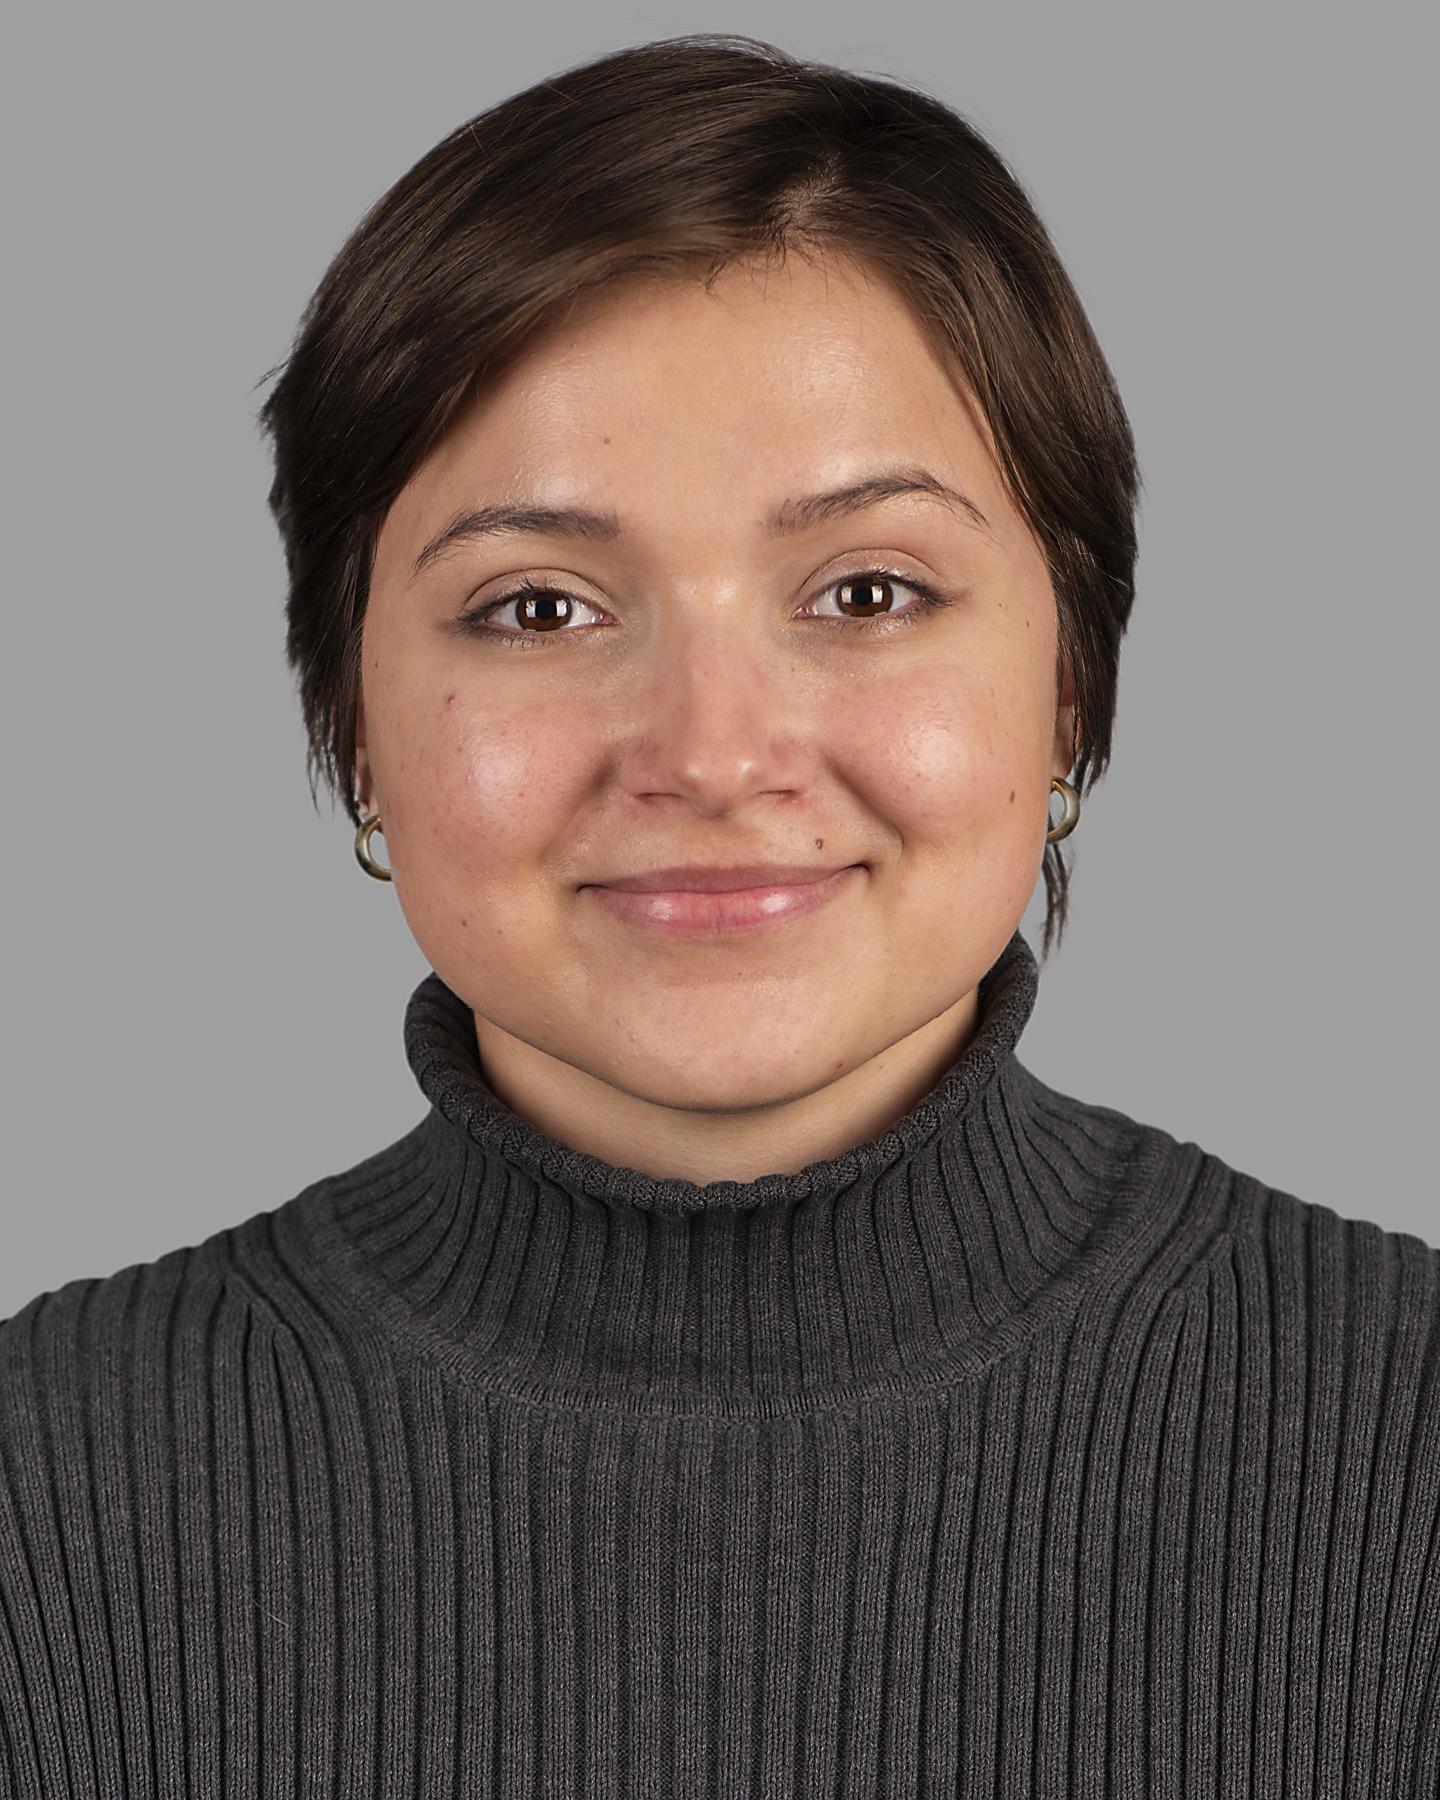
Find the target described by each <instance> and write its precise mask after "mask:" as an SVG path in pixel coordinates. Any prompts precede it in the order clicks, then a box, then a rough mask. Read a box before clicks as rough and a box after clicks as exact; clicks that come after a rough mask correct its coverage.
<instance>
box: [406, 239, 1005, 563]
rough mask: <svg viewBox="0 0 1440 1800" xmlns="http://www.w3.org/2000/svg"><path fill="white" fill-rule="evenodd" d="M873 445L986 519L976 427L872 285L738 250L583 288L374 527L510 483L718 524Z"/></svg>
mask: <svg viewBox="0 0 1440 1800" xmlns="http://www.w3.org/2000/svg"><path fill="white" fill-rule="evenodd" d="M886 463H921V464H924V465H926V466H927V467H929V468H931V469H933V470H934V471H935V472H936V474H937V475H939V476H940V478H941V479H942V480H946V481H951V482H953V483H954V484H955V485H956V486H957V487H959V488H961V489H963V490H964V491H965V492H967V493H969V494H971V495H973V497H974V498H975V500H976V501H977V503H978V505H979V506H980V507H981V508H983V510H984V511H985V513H986V514H987V515H988V517H989V518H990V519H991V520H992V521H993V522H995V524H996V525H997V527H999V526H1000V524H1001V521H1002V520H1003V518H1004V515H1005V513H1006V511H1007V506H1006V501H1005V497H1004V494H1003V489H1002V484H1001V482H1000V479H999V472H998V467H997V464H996V461H995V458H994V455H993V451H992V449H991V440H990V436H989V431H988V428H987V427H986V425H985V422H984V420H983V418H982V416H981V414H980V412H979V409H978V407H977V406H976V405H975V403H974V400H973V397H972V396H971V395H970V393H969V391H968V389H967V387H966V385H965V383H964V380H963V378H962V376H961V375H960V373H959V371H958V370H957V369H955V368H954V367H953V366H952V365H951V363H950V362H949V360H948V359H945V358H943V357H942V356H941V355H940V354H939V353H938V352H937V350H936V349H935V348H934V347H933V346H932V344H931V342H930V340H929V339H928V337H927V336H926V334H925V333H924V331H923V330H922V328H921V326H920V325H919V323H918V321H917V320H916V318H915V316H914V315H913V313H912V312H911V310H910V309H909V307H908V306H907V305H906V304H905V303H904V302H903V300H902V299H901V298H900V297H899V295H898V294H897V293H896V292H895V290H894V289H893V288H892V287H891V286H890V284H889V283H888V282H887V281H885V280H883V279H881V278H880V277H879V276H878V275H877V274H875V273H874V272H873V271H872V270H870V269H868V268H867V267H866V266H864V265H862V264H858V263H853V262H849V261H839V260H835V259H829V260H826V261H824V262H819V263H816V262H811V261H807V260H804V259H800V258H795V257H792V258H790V259H789V260H787V261H786V262H785V263H784V264H783V265H776V264H766V265H761V264H753V263H747V264H739V265H735V266H732V267H730V268H727V269H726V270H724V271H723V272H722V273H721V275H720V276H719V277H718V278H717V279H715V280H714V281H713V282H712V283H711V284H710V286H709V287H706V286H705V285H704V284H703V283H702V282H701V281H700V280H699V279H694V280H683V281H682V280H677V279H673V278H671V279H666V280H664V281H656V280H653V279H651V280H646V281H643V282H642V281H631V282H626V283H624V284H622V285H620V286H617V287H614V288H611V289H606V290H601V291H599V292H597V293H594V294H590V295H586V296H582V298H581V299H580V300H579V301H578V302H577V303H576V304H575V305H574V306H572V307H571V308H569V309H568V310H567V311H566V313H565V315H564V316H563V318H562V319H560V320H559V321H557V322H556V323H555V324H553V325H552V326H550V327H549V328H548V329H546V330H545V331H544V332H543V333H541V334H539V335H538V336H537V337H536V338H534V339H533V340H532V341H531V342H530V343H529V344H528V345H527V346H526V348H525V350H524V351H523V352H522V354H521V355H520V356H519V357H518V358H517V359H516V360H515V361H514V362H513V363H512V364H511V365H510V366H509V368H507V369H506V370H505V371H504V373H503V374H502V375H500V376H498V377H496V378H495V379H493V380H491V381H490V382H488V383H487V384H486V385H485V386H484V387H483V388H482V389H480V391H478V392H477V393H475V394H473V395H472V396H471V397H470V398H469V400H468V401H467V402H466V403H465V405H464V406H463V407H462V408H461V409H460V411H459V412H458V413H457V414H456V416H455V418H454V419H453V420H452V421H451V424H450V427H449V429H448V430H447V432H446V434H445V436H444V438H443V439H442V441H441V443H440V444H439V445H438V447H437V448H436V450H435V451H434V452H433V453H432V455H431V456H430V458H429V459H428V461H427V462H426V464H425V465H423V467H422V468H421V469H420V470H419V471H417V473H416V475H415V476H414V477H413V478H412V480H411V482H410V483H409V484H407V487H406V489H405V491H404V492H403V493H402V495H401V496H400V497H399V498H398V499H397V501H396V504H395V506H394V507H393V508H392V510H391V514H390V516H389V518H388V519H387V521H386V527H385V532H384V534H382V536H383V537H387V538H390V539H392V540H393V539H395V538H397V537H398V538H403V539H404V541H405V542H406V543H408V544H412V546H413V545H415V544H418V542H419V541H423V537H424V535H428V532H429V531H431V530H433V529H434V528H435V525H436V522H437V520H438V519H439V517H440V516H441V515H443V514H445V513H446V512H447V510H449V509H453V508H456V507H461V506H470V505H474V504H476V503H477V502H485V501H489V500H495V499H498V498H500V497H502V496H507V495H509V494H512V493H515V492H521V491H523V492H524V493H526V494H527V495H530V496H532V497H533V498H535V499H537V500H542V501H544V502H547V503H549V504H552V505H565V504H570V505H580V506H590V507H611V508H614V509H615V510H618V511H620V512H622V513H623V514H625V515H626V516H627V517H635V518H639V519H646V520H649V521H654V522H657V524H658V522H660V521H663V522H664V523H665V526H666V528H667V529H669V530H671V531H673V532H676V533H680V532H682V531H683V530H684V529H685V527H686V524H687V521H688V522H697V523H698V522H700V521H705V522H709V521H713V520H714V519H716V518H717V517H718V516H722V515H723V517H724V519H725V520H726V522H727V525H728V527H729V528H731V529H733V528H735V527H736V526H737V525H740V524H743V523H744V522H746V521H759V520H760V519H762V518H763V517H765V516H767V515H768V512H769V510H770V509H771V507H772V506H773V504H774V502H775V501H776V499H777V498H779V497H781V496H784V495H788V494H791V493H796V492H805V491H820V490H822V489H826V488H829V487H833V486H835V485H837V484H839V483H842V482H844V481H846V480H848V479H853V478H854V477H855V476H856V475H857V474H858V473H860V472H862V471H865V470H869V469H871V468H874V467H876V466H878V465H881V464H886Z"/></svg>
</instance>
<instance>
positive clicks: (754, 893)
mask: <svg viewBox="0 0 1440 1800" xmlns="http://www.w3.org/2000/svg"><path fill="white" fill-rule="evenodd" d="M864 868H865V865H864V864H863V863H851V864H849V865H847V866H846V867H845V868H843V869H836V870H835V871H834V872H833V873H831V874H829V875H825V876H822V877H820V878H819V879H818V880H817V879H815V878H813V877H811V878H809V879H806V880H801V881H794V880H792V881H783V882H775V881H769V882H766V883H764V884H763V885H761V886H752V887H738V888H725V889H719V890H712V891H708V892H707V891H704V890H699V889H695V888H662V889H644V888H634V887H629V888H625V887H605V886H600V885H594V886H586V887H583V888H581V889H580V892H581V893H585V894H591V895H593V896H594V898H595V900H596V902H597V903H598V904H599V905H600V906H602V907H603V908H604V909H605V910H606V911H607V912H608V913H609V914H610V915H611V916H612V917H614V918H616V919H619V920H620V921H622V922H623V923H625V924H628V925H634V926H639V927H640V928H642V929H644V930H648V931H651V932H654V933H658V934H659V935H661V936H663V937H672V938H696V937H715V936H722V935H731V936H733V935H736V934H755V933H759V932H764V931H769V930H772V929H774V928H775V927H777V926H781V925H785V924H788V923H789V922H790V921H792V920H794V919H799V918H805V917H808V916H809V915H810V914H812V913H816V912H819V911H820V909H821V908H822V907H825V906H828V905H830V904H831V903H832V901H835V900H837V899H838V898H839V897H840V896H841V895H842V894H844V893H846V892H848V891H849V889H850V888H852V887H853V886H854V885H855V880H856V877H858V876H859V875H860V874H862V873H863V872H864Z"/></svg>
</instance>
